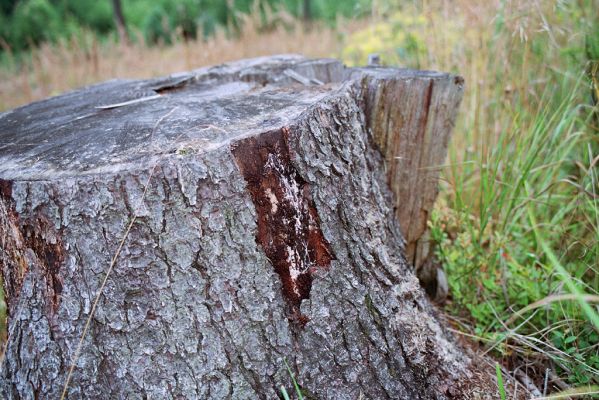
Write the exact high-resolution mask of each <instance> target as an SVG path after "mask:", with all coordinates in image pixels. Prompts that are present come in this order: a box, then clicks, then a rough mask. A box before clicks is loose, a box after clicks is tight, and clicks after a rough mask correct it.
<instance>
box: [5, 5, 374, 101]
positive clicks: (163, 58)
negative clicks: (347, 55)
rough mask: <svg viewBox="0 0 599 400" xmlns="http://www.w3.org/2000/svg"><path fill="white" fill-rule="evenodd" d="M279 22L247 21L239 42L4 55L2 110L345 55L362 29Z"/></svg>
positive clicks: (111, 45) (56, 48) (78, 44)
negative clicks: (261, 62) (134, 84)
mask: <svg viewBox="0 0 599 400" xmlns="http://www.w3.org/2000/svg"><path fill="white" fill-rule="evenodd" d="M278 18H279V19H282V20H283V21H284V22H285V23H284V24H282V25H278V26H276V27H273V28H272V29H269V30H266V31H265V30H264V29H263V28H261V25H262V24H261V23H260V22H259V21H256V20H254V19H252V18H251V17H244V18H243V19H244V24H243V28H242V32H241V34H240V36H239V37H228V36H227V35H226V34H225V33H224V32H223V31H218V32H217V33H216V35H215V36H213V37H210V38H209V39H207V40H205V41H204V40H199V41H184V40H176V41H175V43H174V44H173V45H171V46H153V47H151V46H147V45H146V44H145V43H144V41H143V39H141V38H140V39H139V40H137V41H136V42H135V43H132V44H129V45H122V44H119V43H116V42H113V41H110V40H109V39H106V40H103V41H101V40H99V39H98V38H97V37H96V36H94V35H93V34H91V33H87V34H83V35H82V36H81V38H80V39H77V40H69V41H62V42H60V43H58V44H44V45H42V46H41V47H40V48H38V49H35V50H33V51H31V52H30V53H28V54H25V55H23V54H20V55H13V54H10V53H4V54H1V53H0V111H3V110H7V109H11V108H15V107H18V106H20V105H23V104H27V103H30V102H32V101H35V100H40V99H43V98H46V97H48V96H54V95H57V94H59V93H62V92H65V91H67V90H71V89H73V88H77V87H81V86H85V85H89V84H92V83H96V82H101V81H104V80H108V79H114V78H149V77H155V76H162V75H167V74H170V73H174V72H180V71H188V70H191V69H195V68H199V67H202V66H207V65H214V64H220V63H223V62H227V61H233V60H237V59H242V58H250V57H258V56H263V55H269V54H284V53H301V54H305V55H306V56H311V57H327V56H331V55H335V54H338V53H339V52H340V51H341V46H342V42H341V40H340V39H341V37H342V36H343V35H344V32H351V31H352V30H355V29H356V28H358V27H361V26H364V23H363V22H348V23H344V24H343V25H344V27H343V28H339V30H333V29H331V28H327V27H321V26H318V25H315V26H314V28H313V29H310V30H306V29H304V27H303V26H302V24H301V23H300V22H298V21H295V20H293V19H291V17H289V16H286V15H284V14H282V16H279V17H278ZM140 36H141V35H140ZM65 71H67V73H65Z"/></svg>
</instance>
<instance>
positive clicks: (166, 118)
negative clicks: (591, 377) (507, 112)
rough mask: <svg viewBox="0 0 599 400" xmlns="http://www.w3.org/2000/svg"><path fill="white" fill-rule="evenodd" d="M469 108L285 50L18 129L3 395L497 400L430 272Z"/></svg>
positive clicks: (7, 152)
mask: <svg viewBox="0 0 599 400" xmlns="http://www.w3.org/2000/svg"><path fill="white" fill-rule="evenodd" d="M461 93H462V82H461V79H460V78H457V77H454V76H452V75H448V74H443V73H436V72H423V71H411V70H398V69H393V68H345V67H344V66H343V65H342V64H341V63H339V62H338V61H336V60H330V59H318V60H310V59H304V58H302V57H299V56H277V57H269V58H261V59H253V60H244V61H239V62H236V63H230V64H224V65H220V66H216V67H210V68H204V69H199V70H196V71H192V72H189V73H184V74H178V75H177V76H172V77H167V78H161V79H152V80H147V81H118V80H117V81H110V82H106V83H103V84H100V85H96V86H91V87H88V88H85V89H81V90H78V91H75V92H71V93H69V94H66V95H63V96H58V97H54V98H51V99H48V100H45V101H42V102H37V103H33V104H30V105H28V106H25V107H22V108H19V109H16V110H12V111H9V112H7V113H4V114H1V115H0V142H1V143H6V145H3V146H2V147H0V179H1V180H0V193H1V196H0V242H1V244H2V248H1V249H0V266H1V267H2V273H3V277H4V285H5V290H6V292H7V294H8V295H9V297H8V300H9V301H8V323H9V333H10V335H9V338H8V342H7V346H6V353H5V354H6V356H5V358H4V360H3V363H2V370H1V374H0V391H1V392H2V394H3V396H4V397H6V398H59V397H60V395H61V393H62V392H63V389H65V388H66V390H65V393H66V394H67V396H68V397H69V398H129V397H130V398H144V397H148V398H275V397H277V396H278V395H279V394H280V392H279V388H280V386H281V385H285V386H287V387H290V386H289V383H290V381H289V375H288V373H287V370H286V368H285V360H287V361H288V363H289V365H290V366H291V368H292V369H293V371H294V374H295V377H296V379H297V381H298V382H299V383H300V385H301V386H302V390H303V391H304V393H305V394H307V395H310V396H313V397H315V398H331V399H333V398H334V399H355V398H359V397H360V396H363V397H365V398H394V399H395V398H406V399H408V398H409V399H412V398H451V397H456V398H460V397H461V398H468V397H472V398H475V397H476V396H477V393H478V394H484V393H487V394H489V395H491V397H492V394H493V393H494V390H495V384H494V380H493V375H492V374H493V369H492V368H489V369H488V372H487V371H485V370H482V369H481V368H480V362H481V359H478V358H477V356H476V355H474V354H470V353H469V352H468V351H464V349H463V348H462V347H460V345H459V344H458V343H457V342H456V341H455V339H454V338H453V337H452V336H451V335H450V334H449V333H448V331H447V330H446V329H445V328H444V324H443V323H442V322H441V321H439V320H438V319H437V317H436V316H435V315H436V313H435V311H434V308H433V306H432V305H431V304H430V302H429V301H428V300H427V298H426V296H425V295H424V294H423V291H422V289H421V288H420V286H419V284H418V280H417V279H416V278H415V276H414V275H413V274H412V272H411V270H412V269H413V267H412V266H411V265H410V262H412V261H414V260H416V262H419V261H418V260H422V259H425V258H426V257H425V254H423V253H422V252H421V248H422V246H421V243H420V242H419V241H420V240H421V238H422V235H423V233H424V231H425V230H424V227H425V222H426V218H427V214H428V212H429V211H430V208H431V207H432V204H433V202H434V199H435V196H436V187H437V186H436V178H437V174H438V171H437V170H435V169H434V168H429V167H431V166H437V165H440V164H441V163H442V162H443V159H444V157H445V152H446V146H447V141H448V137H449V132H450V129H451V126H452V124H453V121H454V118H455V114H456V111H457V106H458V103H459V101H460V98H461ZM22 143H27V146H23V145H21V144H22ZM400 159H401V160H405V161H403V162H398V161H397V160H400ZM435 171H436V172H435ZM402 232H403V235H402ZM404 237H405V238H406V240H404ZM406 255H407V257H408V260H409V261H410V262H408V261H407V260H406ZM106 277H107V278H106ZM96 300H97V307H95V306H94V304H95V301H96ZM88 322H89V330H87V333H86V334H85V335H84V331H85V327H86V324H87V323H88ZM78 346H80V352H78V351H77V349H78ZM473 360H475V361H473ZM475 362H476V363H478V364H476V365H475ZM69 371H72V372H73V373H72V375H71V376H70V379H67V377H68V376H69ZM481 396H482V395H481ZM479 397H480V396H479ZM482 397H484V396H482Z"/></svg>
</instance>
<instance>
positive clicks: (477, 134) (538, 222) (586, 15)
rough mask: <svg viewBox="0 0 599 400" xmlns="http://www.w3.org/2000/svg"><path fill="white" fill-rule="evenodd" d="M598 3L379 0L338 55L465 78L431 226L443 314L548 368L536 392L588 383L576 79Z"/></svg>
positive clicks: (594, 212)
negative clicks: (440, 269)
mask: <svg viewBox="0 0 599 400" xmlns="http://www.w3.org/2000/svg"><path fill="white" fill-rule="evenodd" d="M597 9H599V1H596V0H590V1H577V2H557V3H552V2H541V1H534V0H533V1H530V2H510V1H490V2H484V3H482V2H473V1H468V0H457V1H452V2H449V1H445V2H440V3H434V4H433V3H429V2H425V1H420V2H413V3H411V4H410V5H409V6H408V5H406V6H404V7H399V8H398V7H396V6H393V5H392V4H391V2H388V3H385V2H383V5H382V6H381V9H380V11H379V13H378V14H379V15H378V16H375V19H376V20H377V22H375V23H373V24H372V25H371V26H370V27H369V28H367V29H365V30H362V31H359V32H357V33H355V34H354V36H353V37H354V38H355V39H356V42H357V43H355V44H350V45H349V46H347V47H346V48H345V50H344V56H345V57H346V58H347V59H348V60H349V61H351V62H353V63H356V64H359V63H363V62H364V61H365V59H366V57H367V54H368V53H370V52H379V53H381V54H382V58H383V60H384V61H385V62H386V63H387V64H393V65H397V64H399V65H405V66H410V67H419V68H426V69H436V70H444V71H453V72H456V73H459V74H461V75H462V76H464V78H465V81H466V86H467V87H466V93H465V98H464V101H463V103H462V109H461V114H460V115H459V118H458V121H457V124H456V127H455V131H454V136H453V139H452V143H451V146H450V155H449V159H448V163H447V166H446V167H445V169H444V171H443V176H442V182H441V193H440V196H439V201H438V204H437V207H436V209H435V210H434V213H433V215H432V220H431V221H430V227H431V233H432V237H433V239H434V240H435V241H436V242H437V244H438V245H437V257H438V260H439V262H440V263H442V264H443V266H444V269H445V271H446V274H447V276H448V281H449V286H450V298H449V300H448V301H447V303H446V306H445V308H446V310H447V311H448V312H449V313H450V314H451V315H453V318H454V319H455V320H456V323H457V325H458V327H459V329H461V330H463V331H465V332H466V333H467V334H468V335H469V336H474V337H477V338H479V340H480V342H481V344H482V345H483V346H485V347H486V349H487V351H492V352H493V353H494V354H495V355H497V356H499V357H500V358H501V359H502V361H503V363H504V364H505V365H506V366H508V367H512V369H513V368H514V367H517V366H523V365H525V366H527V369H528V371H529V372H528V373H529V374H531V375H533V378H537V380H536V381H535V383H536V384H538V385H541V386H542V384H543V382H542V380H543V375H544V374H545V371H546V370H547V369H549V370H550V371H552V373H554V374H555V376H556V378H555V379H552V380H551V381H550V382H549V388H548V390H553V389H557V388H558V387H559V386H560V385H561V386H564V385H572V386H580V385H587V384H593V383H594V384H596V383H599V345H598V343H599V326H598V325H597V295H598V294H599V273H598V272H599V271H598V268H599V196H598V189H599V186H598V182H599V180H598V177H597V164H598V163H599V158H598V156H597V153H598V149H599V136H598V135H597V133H598V126H597V120H596V119H593V116H592V114H593V112H592V109H593V106H592V104H591V101H590V100H591V89H594V90H595V91H596V90H597V87H593V88H591V87H590V85H589V79H588V76H587V75H586V71H587V70H589V68H587V66H588V65H589V63H590V62H591V61H592V60H593V59H597V58H599V54H595V55H594V56H593V54H590V53H589V51H588V49H589V48H597V46H598V45H599V43H596V44H592V45H589V43H590V42H592V41H593V40H595V41H599V37H598V36H597V35H596V34H594V33H593V32H599V30H598V29H599V28H598V27H599V21H598V20H597V14H596V10H597ZM588 32H591V33H588ZM585 33H587V34H586V35H585ZM590 65H591V66H593V65H594V66H595V69H596V65H597V64H590ZM594 79H595V80H597V75H596V72H595V75H594ZM508 322H509V323H508ZM552 376H553V375H552Z"/></svg>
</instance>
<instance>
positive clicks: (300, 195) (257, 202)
mask: <svg viewBox="0 0 599 400" xmlns="http://www.w3.org/2000/svg"><path fill="white" fill-rule="evenodd" d="M288 135H289V130H288V128H283V129H279V130H274V131H271V132H267V133H263V134H261V135H258V136H254V137H250V138H247V139H243V140H240V141H238V142H236V143H234V144H233V145H232V146H231V151H232V153H233V156H234V158H235V161H236V163H237V165H238V167H239V169H240V171H241V173H242V175H243V177H244V179H245V181H246V183H247V185H248V190H249V192H250V194H251V197H252V201H253V203H254V206H255V207H256V213H257V215H258V221H257V223H258V231H257V234H256V241H257V242H258V244H259V245H260V246H261V247H262V249H263V250H264V252H265V253H266V256H267V257H268V259H269V260H270V261H271V263H272V265H273V267H274V269H275V271H276V272H277V274H278V275H279V277H280V278H281V283H282V291H283V296H284V298H285V300H286V301H287V303H288V305H289V307H290V310H289V311H290V313H289V315H288V317H289V319H290V320H292V321H294V322H298V323H299V324H300V325H304V324H305V323H306V322H307V318H306V317H305V316H303V315H302V314H301V312H300V305H301V302H302V300H305V299H308V298H309V297H310V290H311V288H312V280H313V276H314V273H315V272H316V271H317V270H319V269H324V268H327V267H329V265H330V263H331V260H333V259H335V257H334V255H333V253H332V251H331V248H330V245H329V243H328V242H327V241H326V239H325V238H324V235H323V234H322V231H321V229H320V220H319V217H318V212H317V210H316V206H315V204H314V201H313V199H312V197H311V194H310V187H309V185H308V183H307V182H306V181H305V180H304V179H303V178H302V177H301V176H300V175H299V173H298V172H297V170H296V169H295V167H294V166H293V165H292V163H291V157H290V152H289V147H288V143H287V139H288Z"/></svg>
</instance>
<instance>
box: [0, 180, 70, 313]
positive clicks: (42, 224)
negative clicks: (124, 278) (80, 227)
mask: <svg viewBox="0 0 599 400" xmlns="http://www.w3.org/2000/svg"><path fill="white" fill-rule="evenodd" d="M0 202H1V203H2V204H0V212H1V213H2V215H0V221H1V220H2V219H5V223H2V224H0V228H2V227H4V229H0V245H1V246H2V253H4V254H0V268H1V269H2V270H3V271H4V276H5V277H10V278H9V279H4V292H5V296H6V301H7V303H8V304H14V302H16V301H17V299H18V297H19V293H20V291H21V287H22V286H23V281H24V279H25V276H26V275H27V273H28V272H29V270H30V267H31V266H30V265H29V263H30V261H29V260H28V257H27V253H26V252H27V250H28V249H30V250H31V251H33V253H34V254H35V258H36V259H37V261H34V262H35V263H38V265H39V267H40V268H41V269H42V271H43V273H44V276H45V279H46V284H47V292H46V296H47V297H48V299H49V304H50V305H51V308H52V311H54V312H55V311H56V310H57V309H58V306H59V304H60V294H61V293H62V286H63V285H62V278H61V277H60V267H61V265H62V263H63V262H64V259H65V250H64V246H63V243H62V239H61V236H60V235H59V234H58V232H56V231H55V230H54V227H53V226H52V223H51V222H50V221H49V220H48V218H47V217H46V216H44V215H43V214H41V213H39V212H38V213H36V215H35V217H32V218H28V219H26V220H21V218H20V216H19V214H18V212H17V211H16V207H15V202H14V200H13V198H12V182H11V181H9V180H4V179H0ZM9 309H12V308H11V307H9Z"/></svg>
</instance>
